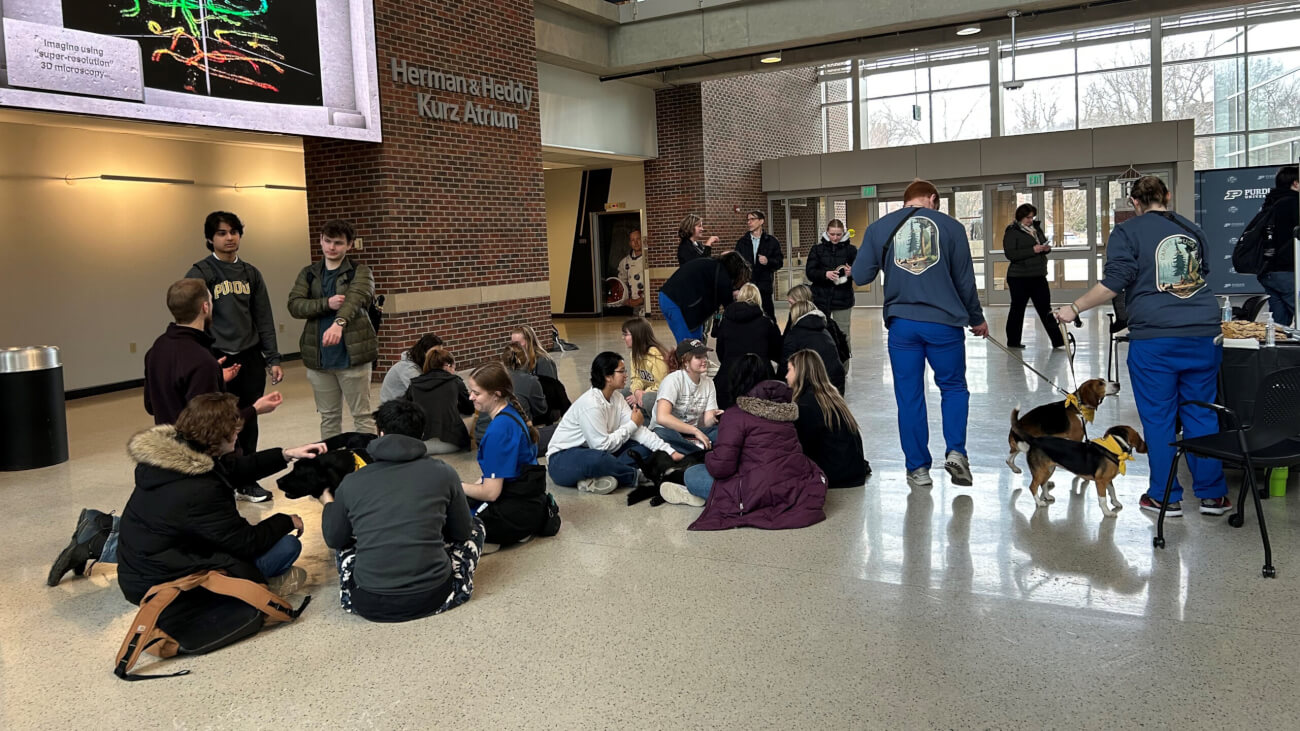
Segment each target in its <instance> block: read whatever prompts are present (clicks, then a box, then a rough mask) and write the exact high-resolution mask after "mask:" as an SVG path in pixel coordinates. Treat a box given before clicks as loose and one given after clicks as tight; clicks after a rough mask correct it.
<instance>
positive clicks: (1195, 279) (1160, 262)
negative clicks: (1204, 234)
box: [1155, 234, 1205, 299]
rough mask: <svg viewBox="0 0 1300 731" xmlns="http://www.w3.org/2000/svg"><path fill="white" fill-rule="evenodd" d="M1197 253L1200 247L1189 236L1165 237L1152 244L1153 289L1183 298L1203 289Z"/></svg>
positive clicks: (1199, 258) (1203, 278)
mask: <svg viewBox="0 0 1300 731" xmlns="http://www.w3.org/2000/svg"><path fill="white" fill-rule="evenodd" d="M1200 252H1201V248H1200V246H1198V245H1197V243H1196V240H1195V239H1193V238H1192V237H1190V236H1187V235H1185V234H1175V235H1173V236H1166V237H1165V238H1164V240H1163V241H1161V242H1160V243H1159V244H1157V245H1156V252H1155V257H1156V266H1155V270H1156V290H1158V291H1160V292H1165V293H1168V294H1172V295H1173V296H1175V297H1177V298H1179V299H1187V298H1188V297H1191V296H1192V295H1194V294H1196V293H1197V292H1199V291H1201V290H1202V289H1204V288H1205V277H1203V276H1201V253H1200Z"/></svg>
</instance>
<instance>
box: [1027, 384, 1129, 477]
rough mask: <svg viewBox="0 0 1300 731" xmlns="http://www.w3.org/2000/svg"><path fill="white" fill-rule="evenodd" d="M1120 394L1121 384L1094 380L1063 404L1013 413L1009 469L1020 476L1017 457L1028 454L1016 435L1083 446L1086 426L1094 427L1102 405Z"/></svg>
mask: <svg viewBox="0 0 1300 731" xmlns="http://www.w3.org/2000/svg"><path fill="white" fill-rule="evenodd" d="M1117 393H1119V383H1118V382H1115V381H1107V380H1105V379H1102V378H1093V379H1091V380H1088V381H1084V382H1083V383H1081V384H1079V388H1078V390H1077V391H1075V392H1074V393H1072V394H1070V395H1069V396H1067V397H1066V398H1065V400H1064V401H1053V402H1052V403H1050V404H1043V405H1042V406H1039V407H1036V408H1034V409H1032V410H1030V411H1029V413H1027V414H1025V415H1024V416H1021V415H1020V407H1018V406H1017V407H1016V408H1014V409H1012V410H1011V431H1010V432H1009V433H1008V434H1007V444H1008V446H1010V448H1011V453H1010V454H1009V455H1007V466H1008V467H1010V468H1011V471H1012V472H1014V473H1016V474H1017V475H1018V474H1020V467H1019V466H1018V465H1017V464H1016V457H1017V456H1019V454H1020V453H1021V452H1024V451H1028V450H1027V449H1025V448H1022V447H1021V444H1020V441H1021V440H1019V439H1017V438H1016V432H1017V431H1018V432H1020V433H1022V434H1025V435H1028V436H1031V437H1046V436H1051V437H1061V438H1062V439H1069V440H1071V441H1074V442H1081V441H1083V437H1084V434H1083V425H1084V422H1085V421H1086V422H1089V423H1091V422H1092V419H1093V416H1094V415H1095V414H1096V411H1097V407H1098V406H1101V402H1102V401H1104V400H1105V398H1106V397H1107V396H1114V395H1115V394H1117Z"/></svg>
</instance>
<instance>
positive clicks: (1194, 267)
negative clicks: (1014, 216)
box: [1056, 175, 1232, 517]
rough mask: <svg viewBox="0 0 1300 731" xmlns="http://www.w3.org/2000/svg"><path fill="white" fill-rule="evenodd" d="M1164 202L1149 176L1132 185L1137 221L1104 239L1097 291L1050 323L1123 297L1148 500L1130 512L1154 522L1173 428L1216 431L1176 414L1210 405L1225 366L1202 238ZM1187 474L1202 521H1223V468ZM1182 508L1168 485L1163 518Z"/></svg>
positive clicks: (1198, 467) (1198, 417)
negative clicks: (1139, 511)
mask: <svg viewBox="0 0 1300 731" xmlns="http://www.w3.org/2000/svg"><path fill="white" fill-rule="evenodd" d="M1169 198H1170V196H1169V189H1168V188H1167V187H1165V184H1164V181H1162V180H1161V179H1160V178H1157V177H1155V176H1154V175H1148V176H1145V177H1142V178H1139V179H1138V180H1137V181H1136V182H1134V183H1133V187H1132V189H1131V190H1130V191H1129V200H1131V201H1132V202H1133V208H1134V210H1135V211H1136V212H1137V215H1136V216H1134V217H1133V218H1131V219H1129V220H1127V221H1125V222H1124V223H1121V224H1120V225H1118V226H1116V227H1115V230H1114V231H1111V233H1110V238H1109V239H1108V241H1107V244H1106V268H1105V274H1104V276H1103V277H1102V280H1101V282H1100V283H1098V284H1097V285H1096V286H1094V287H1093V288H1092V289H1090V290H1088V292H1087V293H1085V294H1084V295H1083V296H1082V297H1080V298H1079V299H1077V300H1075V301H1074V302H1071V303H1070V304H1069V305H1067V306H1065V307H1062V308H1060V309H1058V310H1057V311H1056V319H1058V320H1060V321H1061V322H1071V321H1073V320H1074V319H1076V318H1077V317H1078V316H1079V314H1080V313H1082V312H1085V311H1087V310H1089V309H1091V308H1093V307H1096V306H1098V305H1101V304H1104V303H1106V302H1109V301H1110V300H1111V299H1113V298H1114V297H1115V295H1116V294H1117V293H1119V292H1124V303H1125V305H1126V307H1127V310H1128V327H1129V349H1128V375H1129V380H1130V381H1131V382H1132V383H1133V401H1134V402H1135V403H1136V404H1137V409H1138V416H1139V417H1140V418H1141V419H1142V432H1143V437H1144V439H1145V440H1146V443H1147V450H1148V451H1147V462H1148V463H1149V464H1150V466H1151V476H1150V478H1149V479H1150V482H1149V485H1148V487H1147V492H1146V494H1145V495H1143V496H1142V499H1141V501H1140V502H1139V503H1138V505H1139V506H1140V507H1141V508H1142V509H1143V510H1150V511H1153V512H1158V511H1159V510H1160V501H1161V500H1162V499H1163V498H1164V494H1165V481H1166V480H1167V479H1168V476H1169V470H1170V467H1171V466H1172V465H1173V461H1174V452H1175V449H1174V448H1173V447H1171V446H1169V443H1170V442H1172V441H1174V439H1176V438H1177V434H1176V430H1177V423H1178V421H1179V420H1180V419H1181V421H1182V426H1183V438H1184V439H1191V438H1193V437H1199V436H1205V435H1207V434H1214V433H1216V432H1218V431H1219V423H1218V415H1217V414H1215V413H1214V412H1213V411H1210V410H1209V409H1204V408H1198V407H1195V406H1181V405H1180V404H1182V403H1185V402H1187V401H1204V402H1207V403H1212V402H1213V401H1214V399H1215V397H1216V396H1217V394H1218V377H1219V363H1220V362H1221V361H1222V360H1223V346H1222V345H1215V343H1214V339H1215V337H1216V336H1218V335H1219V333H1220V325H1219V304H1218V301H1217V300H1216V299H1215V297H1214V293H1213V292H1211V291H1210V288H1209V287H1207V286H1206V281H1207V280H1208V279H1209V275H1210V265H1209V262H1208V261H1207V260H1206V257H1205V251H1206V246H1205V234H1204V233H1202V232H1201V229H1200V228H1199V227H1197V225H1196V224H1195V223H1192V222H1191V221H1189V220H1187V219H1186V218H1183V217H1182V216H1180V215H1178V214H1177V213H1173V212H1172V211H1169V210H1168V209H1167V208H1166V206H1167V205H1168V203H1169ZM1187 466H1188V467H1189V468H1190V469H1191V472H1192V489H1193V491H1194V492H1195V493H1196V497H1198V498H1200V500H1201V513H1203V514H1205V515H1223V514H1224V513H1226V512H1228V510H1229V509H1231V508H1232V503H1231V502H1230V501H1229V499H1228V483H1227V481H1226V480H1225V479H1224V476H1223V463H1222V462H1220V461H1218V460H1215V459H1204V458H1201V457H1195V456H1193V455H1191V454H1189V455H1187ZM1182 499H1183V486H1182V485H1181V484H1179V482H1178V481H1177V479H1176V478H1175V481H1174V486H1173V491H1172V492H1171V493H1170V495H1169V508H1168V510H1167V511H1166V513H1165V515H1167V516H1170V517H1178V516H1180V515H1182V514H1183V505H1182Z"/></svg>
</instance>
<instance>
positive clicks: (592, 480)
mask: <svg viewBox="0 0 1300 731" xmlns="http://www.w3.org/2000/svg"><path fill="white" fill-rule="evenodd" d="M617 487H618V480H616V479H614V478H613V477H612V476H610V475H605V476H603V477H588V478H586V479H584V480H578V492H590V493H595V494H596V495H608V494H609V493H611V492H614V489H615V488H617Z"/></svg>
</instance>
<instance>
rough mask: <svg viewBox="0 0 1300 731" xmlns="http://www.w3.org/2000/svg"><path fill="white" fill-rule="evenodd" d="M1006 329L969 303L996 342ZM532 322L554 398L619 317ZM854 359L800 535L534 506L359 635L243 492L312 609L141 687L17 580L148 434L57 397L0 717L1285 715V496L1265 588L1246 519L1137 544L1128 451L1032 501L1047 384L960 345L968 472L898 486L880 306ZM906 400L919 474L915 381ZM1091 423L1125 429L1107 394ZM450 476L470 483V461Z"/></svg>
mask: <svg viewBox="0 0 1300 731" xmlns="http://www.w3.org/2000/svg"><path fill="white" fill-rule="evenodd" d="M1004 312H1005V311H1003V310H998V309H997V308H993V309H991V313H990V314H991V316H992V319H993V322H994V330H995V333H996V332H999V331H1000V330H1001V322H1002V320H1001V318H1002V317H1004ZM781 319H784V315H783V314H782V315H781ZM560 328H561V330H562V332H563V333H564V334H565V337H567V338H568V339H570V340H573V341H575V342H577V343H578V344H580V345H581V346H582V350H580V351H577V352H574V353H567V354H565V355H563V356H561V357H560V358H559V360H560V374H561V377H562V378H563V380H564V381H565V382H566V384H567V385H568V386H569V389H570V392H571V394H574V395H576V393H578V392H579V390H580V389H581V388H582V384H583V383H584V382H585V380H586V378H585V372H586V368H587V364H589V363H590V359H591V358H592V356H593V355H595V353H596V352H598V351H599V350H602V349H604V348H610V349H617V350H621V339H620V337H619V332H618V321H617V320H613V321H607V322H598V321H586V320H578V321H567V322H562V323H560ZM665 333H666V330H665ZM1026 338H1027V343H1028V345H1029V348H1028V349H1027V350H1026V351H1024V353H1025V356H1026V358H1028V359H1029V360H1030V361H1031V362H1033V363H1035V364H1037V365H1038V366H1039V367H1040V369H1042V370H1045V371H1046V372H1047V373H1049V374H1052V375H1053V376H1057V377H1060V378H1061V379H1064V373H1065V371H1064V368H1065V358H1064V356H1063V355H1062V354H1060V353H1053V352H1052V351H1051V350H1050V347H1049V346H1048V344H1047V343H1046V337H1045V336H1044V335H1043V333H1041V332H1038V331H1033V330H1031V329H1030V327H1029V325H1028V324H1027V326H1026ZM1080 340H1081V348H1080V353H1079V359H1078V369H1079V372H1080V377H1082V378H1086V377H1088V376H1090V375H1099V374H1100V373H1101V372H1102V371H1103V370H1104V363H1105V345H1104V340H1103V339H1102V335H1101V331H1100V330H1099V329H1098V328H1097V327H1096V323H1095V322H1094V324H1093V326H1092V327H1090V328H1089V329H1087V330H1085V331H1082V332H1081V333H1080ZM853 341H854V347H855V353H856V354H857V355H856V357H855V358H854V359H853V361H852V366H851V376H850V382H849V388H848V390H849V402H850V404H851V405H852V406H853V408H854V410H855V413H856V414H857V416H858V419H859V420H860V421H861V423H862V424H863V427H864V430H865V433H866V435H867V436H866V442H867V443H866V450H867V456H868V458H869V459H870V460H871V462H872V465H873V467H874V468H875V474H874V475H873V477H872V478H871V479H870V481H869V482H868V483H867V486H866V488H865V489H855V490H842V491H835V492H833V493H832V494H831V495H830V498H829V499H828V501H827V514H828V519H827V520H826V521H825V522H824V523H822V524H820V525H817V526H814V527H812V528H807V529H804V530H800V531H789V532H772V533H769V532H760V531H755V530H739V531H726V532H721V533H693V532H688V531H687V530H686V526H687V525H688V524H689V523H690V522H691V520H692V519H693V517H694V515H695V514H696V513H697V511H696V510H695V509H691V508H686V507H681V506H672V505H665V506H661V507H657V508H651V507H649V506H648V505H646V504H644V503H643V504H640V505H637V506H634V507H630V508H629V507H627V506H626V504H625V500H623V498H622V497H621V494H622V492H623V491H619V492H618V493H615V494H614V495H610V496H595V495H587V494H582V495H579V494H577V493H576V492H575V491H573V490H570V489H565V488H556V496H557V499H558V501H559V504H560V506H561V509H562V513H563V517H564V528H563V530H562V531H561V532H560V535H559V536H557V537H555V538H550V539H542V540H537V541H534V542H532V543H530V544H528V545H525V546H521V547H518V548H515V549H511V550H507V551H503V552H501V553H498V554H496V555H492V556H488V557H485V558H484V560H483V561H482V563H481V565H480V567H479V571H478V575H477V576H476V577H475V578H476V581H475V583H476V592H475V595H474V598H473V600H472V601H470V602H469V603H468V604H466V605H465V606H463V607H460V608H458V609H456V610H455V611H453V612H450V613H448V614H446V615H443V616H439V617H432V618H428V619H424V620H420V621H417V622H411V623H407V624H401V625H375V624H370V623H367V622H366V621H364V620H361V619H359V618H356V617H351V616H348V615H345V614H344V613H343V612H342V611H341V610H340V609H339V608H338V606H337V601H336V593H335V592H336V578H335V575H334V572H333V569H332V562H331V560H330V557H329V555H328V553H327V550H326V549H325V547H324V545H323V544H322V542H321V540H320V534H319V531H318V529H316V526H318V525H319V522H318V517H319V510H320V509H319V506H318V505H317V504H316V503H315V502H312V501H301V500H300V501H296V502H295V501H289V500H286V499H285V498H283V496H281V497H280V498H279V499H277V500H275V501H274V502H273V503H272V504H270V505H247V504H243V506H242V510H243V511H244V512H245V514H246V515H247V516H248V517H249V518H250V519H251V520H254V521H256V520H259V519H260V518H262V517H265V516H266V515H268V514H270V513H271V512H272V511H276V510H280V511H286V512H297V513H300V514H301V515H302V516H303V517H304V518H305V519H306V522H307V524H308V526H310V527H312V529H311V530H309V532H308V533H307V535H306V536H305V537H304V546H305V547H304V552H303V557H302V558H301V559H300V560H299V565H301V566H303V567H304V568H306V570H307V571H308V573H309V574H310V582H309V586H308V587H307V588H306V591H309V592H310V593H312V594H313V595H314V597H315V600H314V602H313V603H312V605H311V607H310V608H309V609H308V610H307V612H306V614H304V616H303V617H302V618H301V619H300V620H299V621H298V622H297V623H295V624H293V625H288V626H281V627H278V628H276V629H274V630H271V631H267V632H264V633H262V634H260V635H258V636H257V637H255V638H253V639H251V640H249V641H246V642H243V643H241V644H238V645H236V646H234V647H231V648H228V649H225V650H222V651H220V652H217V653H215V654H212V655H209V656H206V657H198V658H178V659H173V660H170V661H167V662H166V663H165V664H164V665H160V666H157V667H156V668H155V670H157V671H161V670H163V669H170V670H175V669H180V668H188V669H190V670H192V674H191V675H189V676H186V677H180V678H172V679H167V680H158V681H154V682H149V683H124V682H121V681H119V680H117V679H116V678H114V677H113V675H112V673H111V665H112V658H113V655H114V653H115V652H116V650H117V647H118V645H119V644H120V642H121V639H122V636H123V634H124V632H125V630H126V627H127V624H128V622H129V620H130V618H131V616H132V615H133V611H134V608H133V607H131V606H130V605H129V604H127V603H126V601H125V600H123V599H122V596H121V594H120V592H119V591H118V588H117V586H116V582H115V580H114V571H113V567H112V566H102V567H98V568H96V569H95V570H94V572H93V574H92V576H91V577H90V578H88V579H68V580H65V581H64V582H63V583H62V584H61V585H59V586H58V587H57V588H47V587H46V586H45V585H44V578H45V573H46V571H47V569H48V567H49V564H50V562H51V561H52V560H53V558H54V556H55V555H56V554H57V553H58V551H59V550H60V549H61V548H62V547H63V546H64V545H65V543H66V542H67V540H68V536H69V534H70V533H71V531H72V528H73V521H74V520H75V518H76V515H77V511H78V509H80V508H82V507H86V506H94V507H98V508H101V509H113V508H120V506H121V505H122V504H123V503H124V501H125V499H126V497H127V496H128V494H129V492H130V488H131V465H130V464H129V462H128V460H127V458H126V455H125V454H124V450H123V446H124V444H125V442H126V439H127V437H128V436H129V435H130V434H131V433H132V432H134V431H135V430H136V429H139V428H142V427H145V426H147V425H148V424H149V419H148V417H147V416H146V415H145V414H144V412H143V410H142V408H141V404H140V392H139V391H138V390H136V391H128V392H123V393H119V394H114V395H108V396H101V397H96V398H91V399H85V400H81V401H76V402H72V403H70V404H69V406H68V423H69V431H70V440H71V451H72V460H71V461H70V462H68V463H67V464H64V465H59V466H56V467H52V468H48V469H44V470H37V471H31V472H23V473H0V493H2V494H3V495H4V498H5V505H6V506H7V508H8V512H7V515H6V517H7V519H8V521H7V522H8V529H7V530H5V531H4V532H3V535H4V540H3V543H2V544H0V545H3V547H4V554H5V556H6V559H7V560H6V561H4V563H3V565H2V566H0V692H2V693H3V695H2V696H0V697H2V698H3V709H2V710H0V728H5V729H29V728H65V727H73V726H77V727H84V726H87V725H91V726H93V727H97V728H104V729H117V728H129V727H136V728H212V729H226V728H230V729H243V728H263V727H265V728H271V727H277V728H327V727H328V728H521V727H531V728H679V727H693V728H703V727H726V728H744V729H749V728H790V727H797V728H814V727H820V728H887V729H912V728H1027V729H1041V728H1089V729H1091V728H1099V729H1100V728H1132V727H1138V726H1144V727H1155V728H1176V727H1183V728H1225V727H1227V726H1228V725H1230V724H1232V725H1240V726H1242V727H1246V728H1263V729H1288V728H1300V693H1297V691H1296V683H1297V681H1298V680H1300V649H1298V648H1300V580H1297V577H1298V576H1300V552H1297V551H1296V545H1297V544H1298V543H1300V509H1298V508H1297V505H1296V500H1297V499H1298V498H1297V497H1296V496H1295V493H1296V492H1297V489H1296V488H1295V487H1294V485H1295V484H1296V480H1294V479H1293V480H1292V485H1293V487H1292V494H1291V495H1290V496H1289V497H1287V498H1285V499H1274V500H1270V501H1268V502H1266V503H1265V509H1266V516H1267V518H1268V520H1269V525H1270V528H1271V529H1272V532H1273V538H1274V546H1275V549H1276V552H1275V562H1276V564H1277V566H1278V578H1277V579H1275V580H1268V581H1266V580H1264V579H1262V578H1260V577H1259V567H1260V563H1261V555H1260V554H1261V552H1260V549H1259V540H1258V533H1257V531H1256V523H1255V520H1254V518H1253V517H1249V518H1248V519H1247V523H1246V526H1245V527H1244V528H1242V529H1233V528H1230V527H1228V526H1227V524H1226V520H1225V519H1222V518H1218V519H1211V518H1207V517H1202V516H1200V515H1197V514H1194V513H1192V514H1189V515H1188V516H1187V517H1184V518H1182V519H1180V520H1174V521H1171V522H1170V526H1169V530H1168V537H1169V548H1167V549H1166V550H1163V551H1155V550H1153V549H1152V548H1151V535H1152V533H1153V522H1154V520H1153V517H1152V516H1151V515H1149V514H1146V513H1142V512H1140V511H1139V510H1138V509H1137V499H1138V497H1139V495H1140V494H1141V491H1142V489H1143V486H1144V484H1145V478H1146V475H1147V468H1146V464H1145V462H1144V461H1140V462H1139V463H1138V464H1136V465H1135V466H1134V467H1133V468H1132V469H1130V471H1129V475H1128V476H1127V477H1126V478H1123V479H1122V481H1121V483H1120V485H1119V495H1120V498H1121V500H1122V501H1123V502H1124V504H1125V505H1126V508H1125V509H1124V510H1123V511H1122V512H1121V513H1120V515H1119V517H1118V518H1117V519H1115V520H1103V519H1102V517H1101V515H1100V512H1099V510H1098V508H1097V504H1096V501H1095V499H1094V498H1093V497H1092V496H1091V495H1088V496H1083V497H1071V496H1069V495H1068V494H1067V491H1066V490H1065V489H1064V488H1062V489H1059V490H1058V491H1057V494H1058V500H1057V502H1056V503H1055V504H1053V505H1052V506H1051V507H1050V508H1048V509H1045V510H1035V509H1034V504H1033V501H1032V500H1031V499H1030V498H1029V497H1028V496H1027V495H1026V494H1025V493H1024V492H1023V491H1022V490H1021V489H1020V488H1021V487H1022V486H1023V485H1024V484H1025V478H1023V477H1017V476H1015V475H1012V474H1010V472H1009V471H1008V470H1007V469H1006V467H1005V465H1004V464H1003V459H1004V458H1005V456H1006V453H1005V450H1006V443H1005V434H1006V423H1007V415H1008V412H1009V410H1010V409H1011V408H1012V407H1013V406H1014V405H1015V404H1017V403H1020V404H1025V405H1032V404H1038V403H1042V402H1046V401H1050V400H1052V395H1051V393H1050V392H1049V390H1048V389H1047V387H1046V386H1045V385H1044V384H1042V383H1041V382H1038V381H1037V379H1036V378H1035V377H1034V376H1032V375H1029V374H1028V373H1026V372H1024V371H1023V369H1021V368H1020V367H1018V366H1016V365H1014V364H1012V363H1011V362H1010V361H1009V359H1008V358H1007V356H1006V355H1004V354H1003V353H1001V352H1000V351H998V350H996V349H995V348H993V347H992V346H988V345H985V344H983V343H981V342H979V341H977V340H975V339H974V338H972V339H971V340H970V342H969V347H968V349H967V357H968V372H969V382H970V387H971V391H972V398H971V420H970V438H969V442H970V450H971V461H972V464H973V467H974V471H975V485H974V487H970V488H959V487H955V486H953V485H951V484H949V482H948V481H947V478H946V476H945V475H943V473H942V472H941V471H936V473H935V478H936V480H935V485H934V487H933V488H932V489H929V490H921V491H911V490H909V489H908V488H907V485H906V483H905V481H904V479H903V469H902V455H901V452H900V450H899V447H898V441H897V436H896V433H897V432H896V428H895V415H896V409H895V406H894V401H893V398H892V391H891V385H890V377H889V373H888V362H887V359H886V358H885V356H884V345H883V343H884V331H883V327H882V326H881V323H880V317H879V311H878V310H858V311H857V312H856V313H855V319H854V327H853ZM287 373H288V377H287V380H286V382H285V383H284V385H283V390H284V393H285V395H286V401H285V405H284V406H283V407H281V409H280V410H279V411H277V412H276V413H275V414H273V415H271V416H270V417H267V418H266V419H265V420H264V422H263V426H262V442H263V446H271V445H277V444H279V445H290V444H297V443H301V442H304V441H308V440H311V439H312V438H314V436H315V435H316V433H317V417H316V414H315V413H314V411H313V408H312V401H311V395H310V389H309V387H308V385H307V383H306V380H305V378H304V376H303V372H302V369H301V367H300V366H298V365H294V366H291V367H290V368H288V369H287ZM1124 382H1125V385H1126V386H1127V377H1126V376H1125V378H1124ZM927 402H928V406H929V413H930V417H931V423H932V428H931V433H932V439H933V445H934V447H933V448H934V450H935V453H936V459H941V458H942V454H941V450H942V444H941V442H940V437H939V434H940V432H939V422H938V394H937V392H935V391H933V389H931V391H930V392H929V393H928V394H927ZM1098 422H1099V423H1101V424H1107V425H1108V424H1112V423H1131V424H1136V423H1138V422H1137V416H1136V413H1135V410H1134V407H1133V403H1132V399H1131V397H1129V396H1128V395H1127V394H1121V395H1120V396H1119V397H1118V398H1114V399H1112V400H1108V401H1107V402H1106V404H1104V405H1103V406H1102V408H1101V410H1100V412H1099V415H1098ZM449 461H450V462H451V463H452V464H453V465H454V466H455V467H456V468H457V469H459V470H460V471H461V474H462V475H463V476H464V477H466V478H473V477H475V476H476V475H477V473H475V472H474V470H473V462H472V459H470V458H469V456H468V455H457V456H455V457H453V458H452V459H450V460H449ZM269 484H270V483H269V481H268V485H269Z"/></svg>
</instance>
